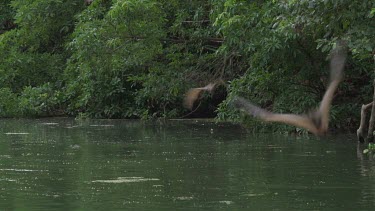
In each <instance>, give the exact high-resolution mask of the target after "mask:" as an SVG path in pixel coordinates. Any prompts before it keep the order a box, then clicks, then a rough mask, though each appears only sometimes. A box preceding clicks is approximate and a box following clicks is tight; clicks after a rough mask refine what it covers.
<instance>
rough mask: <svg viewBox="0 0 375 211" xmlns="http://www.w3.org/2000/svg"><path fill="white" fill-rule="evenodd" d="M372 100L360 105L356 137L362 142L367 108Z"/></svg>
mask: <svg viewBox="0 0 375 211" xmlns="http://www.w3.org/2000/svg"><path fill="white" fill-rule="evenodd" d="M372 104H373V103H372V102H371V103H369V104H366V105H362V108H361V122H360V124H359V128H358V130H357V138H358V141H359V142H361V143H363V142H364V140H365V126H366V115H367V111H368V109H369V108H370V107H371V106H372Z"/></svg>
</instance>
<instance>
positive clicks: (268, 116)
mask: <svg viewBox="0 0 375 211" xmlns="http://www.w3.org/2000/svg"><path fill="white" fill-rule="evenodd" d="M346 56H347V50H346V45H345V44H344V42H343V41H338V42H337V43H336V48H335V49H334V50H333V51H332V53H331V62H330V70H331V73H330V83H329V85H328V87H327V90H326V92H325V94H324V96H323V99H322V102H320V106H319V108H317V109H315V110H313V111H311V112H309V113H307V114H302V115H298V114H278V113H272V112H269V111H267V110H265V109H262V108H260V107H258V106H256V105H254V104H252V103H251V102H249V101H247V100H246V99H244V98H242V97H237V96H236V97H234V99H233V101H232V104H233V105H234V106H235V107H236V108H238V109H241V110H244V111H245V112H247V113H248V114H250V115H252V116H254V117H256V118H259V119H261V120H263V121H267V122H280V123H285V124H289V125H293V126H296V127H300V128H305V129H306V130H308V131H310V132H311V133H313V134H315V135H324V134H325V133H326V132H327V130H328V123H329V110H330V107H331V103H332V99H333V96H334V93H335V91H336V89H337V87H338V85H339V83H340V82H341V80H342V78H343V69H344V66H345V60H346ZM219 83H223V82H222V81H220V82H219ZM219 83H210V84H208V85H207V86H205V87H199V88H193V89H190V90H189V91H188V92H187V93H186V96H185V99H184V106H185V107H186V108H189V109H192V107H193V104H194V102H195V101H196V100H197V99H198V98H199V96H200V95H201V93H202V92H204V91H208V92H212V91H213V90H214V88H215V87H216V86H217V84H219Z"/></svg>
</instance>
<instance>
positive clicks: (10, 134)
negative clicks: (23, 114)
mask: <svg viewBox="0 0 375 211" xmlns="http://www.w3.org/2000/svg"><path fill="white" fill-rule="evenodd" d="M28 134H30V133H11V132H9V133H5V135H28Z"/></svg>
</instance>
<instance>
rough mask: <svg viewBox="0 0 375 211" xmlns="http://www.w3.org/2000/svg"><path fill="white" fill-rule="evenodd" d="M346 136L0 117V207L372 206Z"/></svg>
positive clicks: (371, 171)
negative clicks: (255, 132) (286, 134)
mask: <svg viewBox="0 0 375 211" xmlns="http://www.w3.org/2000/svg"><path fill="white" fill-rule="evenodd" d="M362 150H363V149H361V146H359V147H358V148H357V143H356V141H355V137H354V136H351V135H345V136H344V135H342V136H329V137H326V138H324V139H317V138H314V137H293V136H280V135H270V134H268V135H267V134H250V133H247V132H246V130H245V129H243V128H241V127H239V126H236V125H231V124H223V123H219V124H215V123H213V122H209V121H203V120H200V121H195V120H194V121H177V120H175V121H157V122H141V121H134V120H90V121H75V120H73V119H39V120H14V119H3V120H1V121H0V210H4V209H5V210H16V209H19V210H30V209H33V210H40V209H44V210H73V209H83V210H101V209H107V210H115V209H135V210H139V209H153V210H155V209H160V210H165V209H169V210H175V209H182V208H185V209H193V210H195V209H208V208H210V209H219V208H223V209H227V210H239V209H244V210H249V209H253V210H260V209H266V210H270V209H281V210H289V209H296V210H306V209H315V210H320V209H345V210H354V209H360V210H371V209H373V208H374V207H375V185H374V184H375V165H374V162H375V161H374V159H371V158H369V157H368V156H367V155H363V154H362V153H361V152H362Z"/></svg>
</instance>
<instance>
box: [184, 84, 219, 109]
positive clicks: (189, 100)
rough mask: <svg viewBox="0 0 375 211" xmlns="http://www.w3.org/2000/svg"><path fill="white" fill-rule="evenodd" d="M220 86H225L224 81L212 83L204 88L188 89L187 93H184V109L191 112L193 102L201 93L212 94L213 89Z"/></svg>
mask: <svg viewBox="0 0 375 211" xmlns="http://www.w3.org/2000/svg"><path fill="white" fill-rule="evenodd" d="M220 84H222V85H225V83H224V81H223V80H221V79H220V80H217V81H216V82H214V83H209V84H208V85H207V86H205V87H198V88H192V89H189V91H188V92H187V93H186V95H185V98H184V107H185V108H188V109H190V110H192V109H193V106H194V102H195V101H196V100H197V99H198V98H200V97H201V96H202V93H203V92H209V93H212V92H213V91H214V89H215V88H216V87H217V86H219V85H220Z"/></svg>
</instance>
